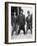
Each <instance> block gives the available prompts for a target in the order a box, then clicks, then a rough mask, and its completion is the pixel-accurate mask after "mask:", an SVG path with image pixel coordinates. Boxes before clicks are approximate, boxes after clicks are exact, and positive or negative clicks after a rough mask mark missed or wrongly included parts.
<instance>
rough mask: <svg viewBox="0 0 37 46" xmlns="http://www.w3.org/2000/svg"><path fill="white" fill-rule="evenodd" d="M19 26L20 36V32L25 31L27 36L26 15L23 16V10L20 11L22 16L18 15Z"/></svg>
mask: <svg viewBox="0 0 37 46" xmlns="http://www.w3.org/2000/svg"><path fill="white" fill-rule="evenodd" d="M17 20H18V25H19V30H18V34H19V33H20V30H23V31H24V34H25V27H24V26H25V15H23V10H22V9H21V10H20V15H18V19H17Z"/></svg>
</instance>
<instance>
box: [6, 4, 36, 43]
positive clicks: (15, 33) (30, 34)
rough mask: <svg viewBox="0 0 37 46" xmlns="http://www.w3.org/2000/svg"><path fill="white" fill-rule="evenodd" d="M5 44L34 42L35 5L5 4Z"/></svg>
mask: <svg viewBox="0 0 37 46" xmlns="http://www.w3.org/2000/svg"><path fill="white" fill-rule="evenodd" d="M6 4H7V5H6V7H5V8H6V16H7V17H6V29H7V31H5V33H6V36H5V37H6V38H5V39H6V40H7V43H22V42H35V40H36V39H35V37H36V36H35V34H36V13H35V12H36V6H35V5H36V4H35V3H6Z"/></svg>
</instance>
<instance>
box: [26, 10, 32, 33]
mask: <svg viewBox="0 0 37 46" xmlns="http://www.w3.org/2000/svg"><path fill="white" fill-rule="evenodd" d="M27 13H28V16H27V18H26V22H27V30H26V33H27V31H28V30H29V29H30V31H31V34H32V14H31V15H30V11H27Z"/></svg>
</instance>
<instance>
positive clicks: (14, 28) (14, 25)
mask: <svg viewBox="0 0 37 46" xmlns="http://www.w3.org/2000/svg"><path fill="white" fill-rule="evenodd" d="M12 24H13V26H12V28H13V30H12V34H11V35H13V33H14V31H16V30H17V27H16V12H14V16H13V20H12Z"/></svg>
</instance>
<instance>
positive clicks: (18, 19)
mask: <svg viewBox="0 0 37 46" xmlns="http://www.w3.org/2000/svg"><path fill="white" fill-rule="evenodd" d="M27 14H28V15H27V17H26V18H25V15H24V14H23V10H22V9H21V10H20V14H19V15H18V16H16V12H14V16H13V19H12V28H13V30H12V33H11V35H13V34H14V31H15V32H16V34H17V35H18V34H20V31H21V30H23V34H26V33H27V32H28V30H30V32H31V34H32V14H30V11H27ZM25 24H26V25H27V26H26V31H25ZM18 27H19V29H18ZM17 29H18V31H17Z"/></svg>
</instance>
